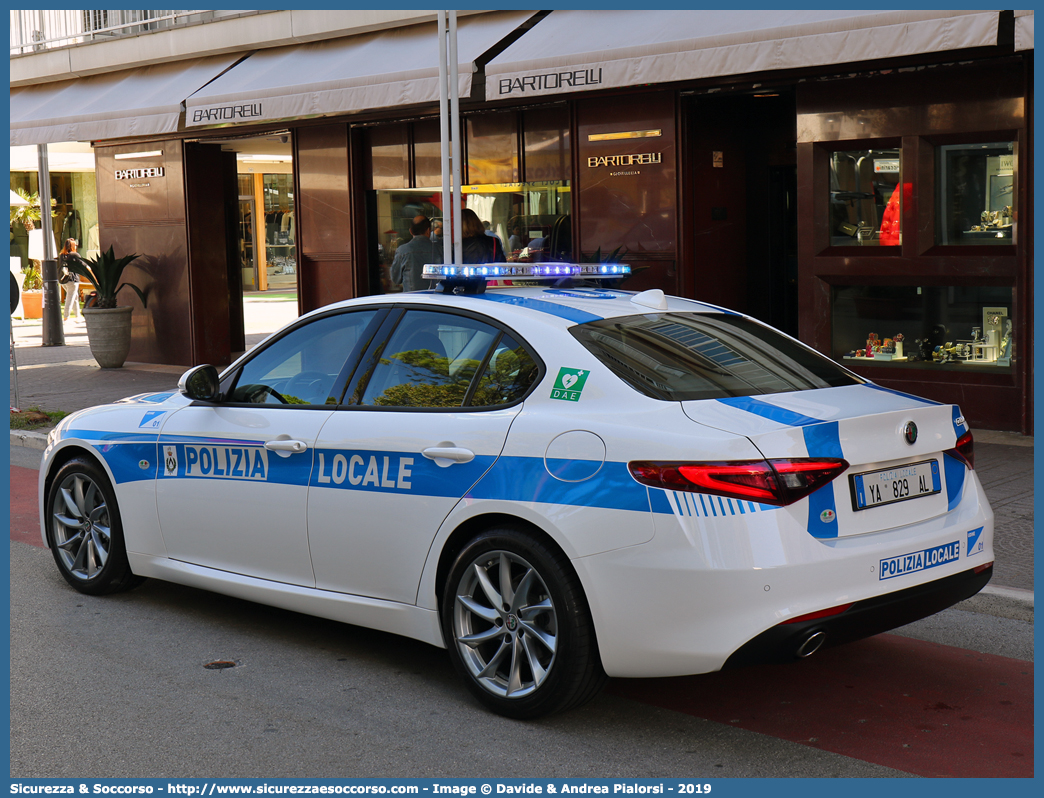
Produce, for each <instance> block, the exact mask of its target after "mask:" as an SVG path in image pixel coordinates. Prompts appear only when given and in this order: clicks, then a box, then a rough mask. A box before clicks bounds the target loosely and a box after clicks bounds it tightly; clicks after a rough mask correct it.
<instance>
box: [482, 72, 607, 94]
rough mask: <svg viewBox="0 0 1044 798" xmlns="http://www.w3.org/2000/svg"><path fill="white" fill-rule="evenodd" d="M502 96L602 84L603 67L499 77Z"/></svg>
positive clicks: (568, 89)
mask: <svg viewBox="0 0 1044 798" xmlns="http://www.w3.org/2000/svg"><path fill="white" fill-rule="evenodd" d="M497 83H498V84H499V90H498V94H499V96H501V97H509V96H515V97H518V96H526V95H534V94H550V93H553V92H563V91H570V90H571V89H582V88H584V87H587V86H595V87H600V86H601V85H602V68H601V67H598V68H597V69H573V70H568V71H565V72H562V71H559V72H540V73H538V74H535V75H518V76H515V77H502V78H499V79H497Z"/></svg>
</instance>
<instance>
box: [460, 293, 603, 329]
mask: <svg viewBox="0 0 1044 798" xmlns="http://www.w3.org/2000/svg"><path fill="white" fill-rule="evenodd" d="M474 297H475V299H485V300H487V301H489V302H502V303H504V304H505V305H515V306H516V307H520V308H525V309H526V310H536V311H539V312H541V313H548V314H550V315H552V316H558V317H559V318H560V319H565V320H566V321H573V322H576V323H577V324H587V323H588V322H590V321H601V320H602V319H603V317H602V316H596V315H595V314H593V313H588V312H587V311H586V310H580V309H578V308H573V307H570V306H569V305H561V304H558V303H557V302H548V301H546V300H543V299H533V298H531V297H522V296H504V295H500V294H496V293H490V292H486V293H484V294H475V295H474Z"/></svg>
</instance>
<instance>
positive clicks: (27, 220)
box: [11, 188, 40, 232]
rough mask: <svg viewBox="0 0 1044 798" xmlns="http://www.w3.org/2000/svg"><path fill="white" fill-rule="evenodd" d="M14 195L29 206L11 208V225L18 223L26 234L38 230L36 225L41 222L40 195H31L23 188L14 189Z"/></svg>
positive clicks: (13, 206)
mask: <svg viewBox="0 0 1044 798" xmlns="http://www.w3.org/2000/svg"><path fill="white" fill-rule="evenodd" d="M14 193H15V194H17V195H18V196H19V197H21V198H22V199H23V200H25V201H26V202H28V203H29V204H28V205H12V206H11V223H12V224H14V223H15V222H18V223H19V224H20V225H22V227H24V228H25V229H26V232H32V231H33V230H35V229H36V223H37V222H38V221H40V194H39V193H36V194H30V193H29V192H28V191H26V190H25V189H22V188H16V189H14Z"/></svg>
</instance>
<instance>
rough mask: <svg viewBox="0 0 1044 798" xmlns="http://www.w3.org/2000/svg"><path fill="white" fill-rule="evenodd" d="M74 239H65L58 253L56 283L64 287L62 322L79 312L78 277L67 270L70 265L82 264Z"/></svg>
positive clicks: (80, 315) (81, 315)
mask: <svg viewBox="0 0 1044 798" xmlns="http://www.w3.org/2000/svg"><path fill="white" fill-rule="evenodd" d="M77 249H78V246H77V244H76V239H75V238H67V239H65V246H63V247H62V251H61V252H59V253H58V267H59V273H58V282H59V283H61V284H62V285H63V286H65V310H64V311H63V312H62V321H68V320H69V315H70V314H72V315H74V316H78V317H80V318H81V319H82V318H83V314H82V313H81V312H80V275H78V274H77V273H76V272H74V271H73V270H72V269H70V268H69V264H70V263H83V261H82V260H81V259H80V255H79V253H78V252H77V251H76V250H77Z"/></svg>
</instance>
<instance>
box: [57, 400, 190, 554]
mask: <svg viewBox="0 0 1044 798" xmlns="http://www.w3.org/2000/svg"><path fill="white" fill-rule="evenodd" d="M178 409H180V407H179V406H175V407H157V406H156V405H152V408H148V407H143V406H142V404H141V403H135V402H128V403H126V404H124V403H117V404H112V405H104V406H101V407H96V408H90V409H88V410H84V411H81V412H79V413H75V414H73V415H71V416H68V417H66V418H65V419H63V420H62V422H61V424H59V426H58V427H57V428H56V429H55V430H54V431H53V432H52V433H51V436H50V443H49V445H48V447H47V448H46V449H45V450H44V455H43V461H42V462H41V466H40V477H39V482H38V494H39V497H38V507H39V512H40V534H41V539H42V540H43V543H44V545H45V546H46V545H47V527H46V514H45V504H46V501H47V485H48V482H49V480H50V479H51V477H52V476H53V474H54V472H55V471H56V470H57V469H56V464H57V463H64V462H65V461H66V460H67V459H69V456H70V455H71V452H70V450H71V449H76V450H77V451H81V452H83V453H85V454H86V455H88V456H90V457H91V458H93V459H94V460H95V461H96V462H97V463H98V464H99V465H100V467H101V468H102V470H103V471H104V472H105V475H106V477H107V478H108V479H109V482H110V484H111V485H112V486H113V488H114V490H115V491H116V499H117V503H118V505H119V509H120V517H121V519H122V522H123V531H124V539H125V541H126V545H127V550H128V551H129V552H137V553H141V554H148V555H154V556H166V549H165V547H164V546H163V541H162V538H161V536H160V527H159V518H158V515H157V510H156V470H157V469H158V468H160V467H162V463H161V462H160V452H159V448H158V442H159V436H160V432H161V431H162V427H163V425H164V424H165V423H166V420H167V419H168V418H169V417H170V416H171V414H172V413H174V412H176V411H177V410H178ZM153 422H155V423H153ZM143 423H147V424H149V425H150V426H149V427H148V428H146V427H143V426H141V425H142V424H143ZM129 430H134V431H133V432H131V431H129ZM139 430H140V431H139ZM128 444H129V445H128Z"/></svg>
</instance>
